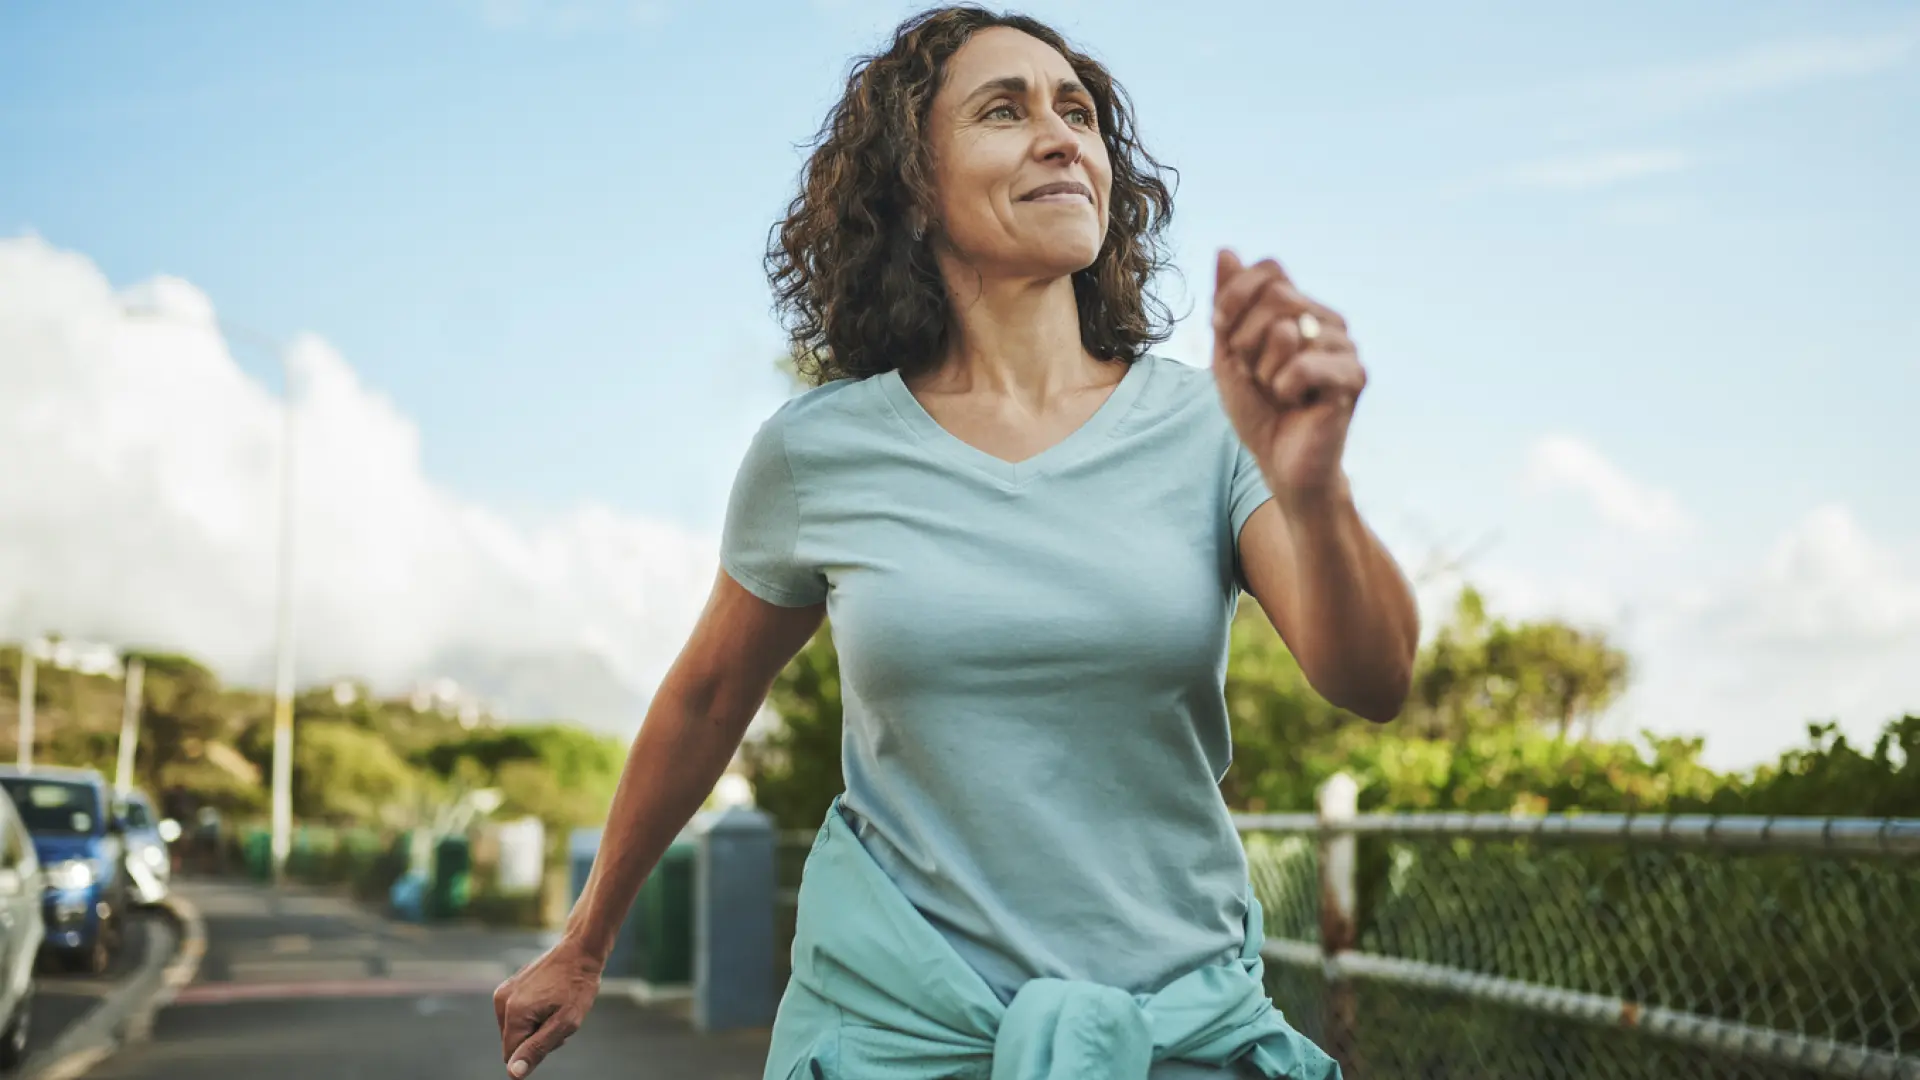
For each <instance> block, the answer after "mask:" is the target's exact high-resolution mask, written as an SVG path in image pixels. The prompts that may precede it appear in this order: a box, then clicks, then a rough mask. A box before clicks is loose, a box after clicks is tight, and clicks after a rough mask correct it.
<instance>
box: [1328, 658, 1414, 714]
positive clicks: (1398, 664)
mask: <svg viewBox="0 0 1920 1080" xmlns="http://www.w3.org/2000/svg"><path fill="white" fill-rule="evenodd" d="M1382 659H1384V660H1386V662H1385V663H1382V664H1377V665H1370V666H1369V667H1370V669H1369V670H1367V671H1365V672H1355V673H1354V677H1353V678H1350V679H1347V680H1344V685H1342V686H1340V688H1339V692H1338V693H1337V694H1328V695H1326V698H1327V701H1328V703H1329V704H1331V705H1333V706H1335V707H1336V708H1339V709H1341V710H1343V711H1345V712H1349V713H1352V714H1353V715H1355V716H1358V717H1360V718H1361V719H1363V720H1368V721H1371V722H1373V723H1375V724H1385V723H1388V722H1390V721H1393V720H1395V719H1397V718H1398V717H1399V716H1400V714H1401V713H1402V712H1404V711H1405V710H1406V707H1407V699H1408V697H1409V696H1410V695H1411V694H1412V692H1413V657H1412V656H1411V655H1405V656H1399V655H1396V656H1394V657H1391V658H1382Z"/></svg>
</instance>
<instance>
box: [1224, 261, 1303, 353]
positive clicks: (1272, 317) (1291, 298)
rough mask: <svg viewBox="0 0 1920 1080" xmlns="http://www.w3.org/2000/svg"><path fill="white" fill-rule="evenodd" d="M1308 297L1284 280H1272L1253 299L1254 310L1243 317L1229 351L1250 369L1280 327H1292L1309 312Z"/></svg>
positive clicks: (1235, 331) (1229, 340) (1229, 339)
mask: <svg viewBox="0 0 1920 1080" xmlns="http://www.w3.org/2000/svg"><path fill="white" fill-rule="evenodd" d="M1306 302H1307V301H1306V297H1303V296H1301V295H1300V293H1299V292H1298V291H1297V290H1296V289H1294V287H1293V286H1291V285H1289V284H1287V282H1286V280H1285V279H1283V278H1274V279H1271V280H1269V281H1268V282H1267V283H1266V285H1265V286H1264V287H1263V288H1262V289H1261V290H1260V293H1259V295H1258V296H1257V297H1255V298H1254V301H1253V306H1252V307H1251V308H1249V309H1248V311H1247V313H1246V314H1245V315H1244V316H1242V317H1241V319H1240V324H1239V325H1238V326H1237V327H1235V328H1234V330H1233V332H1232V333H1231V334H1230V335H1229V336H1228V339H1227V351H1228V352H1229V353H1230V354H1231V355H1233V356H1237V357H1239V358H1240V360H1241V362H1242V363H1245V364H1247V365H1248V366H1249V367H1251V366H1253V365H1254V364H1255V363H1257V362H1258V361H1259V359H1260V355H1261V352H1262V350H1263V349H1264V348H1265V343H1266V342H1268V341H1270V340H1272V337H1273V334H1274V332H1275V331H1276V330H1278V329H1279V327H1278V326H1276V324H1278V323H1291V322H1293V317H1294V316H1295V315H1297V314H1299V313H1300V312H1302V311H1305V310H1306V306H1305V305H1306Z"/></svg>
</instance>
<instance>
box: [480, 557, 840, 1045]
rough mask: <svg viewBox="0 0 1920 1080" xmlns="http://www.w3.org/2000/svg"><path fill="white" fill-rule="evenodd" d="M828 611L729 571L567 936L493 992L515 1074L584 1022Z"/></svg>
mask: <svg viewBox="0 0 1920 1080" xmlns="http://www.w3.org/2000/svg"><path fill="white" fill-rule="evenodd" d="M824 614H825V608H824V605H820V604H815V605H812V606H809V607H800V608H787V607H780V606H778V605H775V604H770V603H768V602H766V601H764V600H761V599H760V598H759V597H756V596H754V595H753V594H752V593H750V592H748V591H747V590H746V589H744V588H742V587H741V586H740V585H739V584H738V583H736V582H735V581H734V580H733V579H732V578H731V577H729V576H728V575H727V573H726V571H724V570H722V571H721V572H720V574H719V576H718V577H717V579H716V580H715V582H714V586H713V592H712V594H711V595H710V596H709V597H708V599H707V606H706V609H705V610H704V611H702V612H701V614H700V619H699V621H698V623H696V624H695V626H694V629H693V634H692V635H691V636H690V637H689V638H688V639H687V643H686V645H685V647H683V648H682V649H681V651H680V656H679V658H678V659H676V660H675V661H674V664H673V667H672V668H671V669H670V670H669V671H668V672H667V677H666V678H665V679H664V680H663V681H662V682H661V684H660V689H659V690H658V692H656V693H655V694H654V696H653V701H652V703H651V704H650V705H649V706H648V707H647V714H646V719H645V720H644V721H643V722H642V723H641V725H640V733H639V735H637V736H636V737H635V738H634V740H633V748H632V750H631V751H630V752H629V753H628V755H627V764H626V767H625V768H624V769H623V770H622V771H621V774H620V784H619V786H618V788H616V789H615V791H614V795H613V806H612V808H611V809H610V810H609V812H608V815H607V828H606V832H605V833H604V834H603V835H602V837H601V841H600V851H599V854H598V855H597V856H596V857H595V858H594V861H593V870H592V872H591V873H590V874H589V875H588V877H587V884H586V889H585V891H584V892H583V893H582V894H581V897H580V900H579V902H578V903H577V904H575V905H574V908H573V913H572V914H571V915H570V916H569V917H568V919H567V926H566V931H565V933H564V934H563V935H562V937H561V940H560V942H559V944H557V945H555V946H554V947H553V948H552V949H551V950H549V951H548V952H547V954H546V955H545V956H542V957H541V958H540V959H539V960H536V961H534V962H533V963H532V964H529V965H528V966H527V967H526V968H525V969H523V970H522V971H521V972H520V973H519V974H517V975H515V976H513V978H511V979H508V980H507V981H506V982H504V983H502V984H501V985H500V988H499V989H498V990H496V991H495V992H494V996H493V1003H494V1013H495V1016H496V1019H498V1021H499V1023H500V1036H501V1043H502V1046H501V1050H502V1053H503V1054H504V1058H505V1060H506V1062H507V1072H508V1075H510V1076H514V1077H523V1076H526V1075H527V1074H528V1073H530V1072H531V1071H532V1070H533V1068H534V1067H535V1066H537V1065H538V1064H539V1063H540V1062H541V1061H542V1060H543V1059H545V1057H546V1056H547V1055H548V1054H550V1053H552V1052H553V1051H554V1050H555V1049H556V1048H557V1047H558V1046H559V1045H560V1044H561V1043H562V1042H564V1041H565V1040H566V1038H567V1037H568V1036H569V1035H571V1034H573V1032H574V1031H576V1030H578V1028H579V1026H580V1022H581V1020H582V1019H584V1018H585V1016H586V1012H587V1009H588V1008H589V1007H590V1006H591V1005H592V1004H593V997H594V995H595V994H596V993H597V992H598V990H599V984H600V970H601V968H602V967H604V966H605V964H606V960H607V954H608V953H609V952H610V951H612V948H613V942H614V938H615V937H616V936H617V935H618V934H619V932H620V924H621V923H622V922H623V921H625V919H626V915H627V911H628V909H629V908H631V907H632V906H633V900H634V897H635V896H636V895H637V894H638V893H639V891H640V884H641V882H643V881H644V880H646V877H647V875H648V874H649V873H651V872H652V870H653V867H654V865H655V864H656V863H657V862H659V861H660V857H661V855H662V854H664V853H665V852H666V850H667V846H668V845H669V844H671V843H672V842H673V840H674V838H675V837H676V836H678V835H679V834H680V831H681V830H682V829H683V828H685V827H686V824H687V822H688V821H689V820H690V819H692V817H693V815H694V813H695V812H696V811H698V810H699V809H700V806H701V804H702V803H703V802H705V800H706V798H707V796H708V794H710V793H711V792H712V791H713V786H714V784H715V783H716V782H718V780H719V779H720V776H721V774H722V773H723V772H725V771H726V767H727V763H728V762H729V761H731V760H732V759H733V754H734V751H735V750H737V749H738V748H739V745H740V740H741V738H742V737H743V736H745V734H746V730H747V725H748V724H749V723H751V722H752V721H753V718H754V716H755V714H757V713H758V712H759V711H760V706H761V705H762V704H763V703H764V702H765V701H766V697H767V691H768V689H769V688H771V687H772V685H773V679H774V676H775V675H777V674H779V672H780V669H781V668H783V667H785V666H786V664H787V661H789V660H791V659H792V658H793V656H794V654H795V653H797V652H799V651H800V648H801V647H802V646H803V645H805V644H806V642H807V639H808V638H809V637H811V636H812V635H813V633H814V631H815V630H817V629H818V628H819V626H820V621H821V619H822V617H823V616H824Z"/></svg>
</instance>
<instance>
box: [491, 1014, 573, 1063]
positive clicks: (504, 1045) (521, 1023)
mask: <svg viewBox="0 0 1920 1080" xmlns="http://www.w3.org/2000/svg"><path fill="white" fill-rule="evenodd" d="M559 1011H560V1007H559V1006H558V1005H546V1006H543V1007H540V1008H534V1009H529V1008H526V1007H524V1006H522V1007H519V1008H515V1007H513V1006H511V1005H510V1006H508V1008H507V1020H506V1023H504V1024H502V1025H501V1026H500V1059H501V1060H502V1061H510V1060H512V1058H513V1055H514V1053H515V1052H516V1051H518V1050H519V1049H520V1047H521V1046H523V1045H524V1044H525V1043H526V1041H527V1040H528V1039H530V1038H532V1037H533V1035H534V1033H535V1032H537V1031H539V1030H540V1028H541V1026H542V1025H543V1024H545V1023H546V1022H547V1020H548V1019H549V1018H551V1017H552V1016H553V1014H554V1013H556V1012H559Z"/></svg>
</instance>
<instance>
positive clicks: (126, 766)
mask: <svg viewBox="0 0 1920 1080" xmlns="http://www.w3.org/2000/svg"><path fill="white" fill-rule="evenodd" d="M146 674H147V665H146V663H145V662H143V661H142V660H141V659H140V658H139V657H137V656H136V657H134V658H133V659H131V660H128V661H127V702H126V706H125V707H124V708H122V709H121V710H120V761H119V766H118V768H116V769H115V770H114V773H113V786H114V787H115V788H117V789H119V791H120V793H121V794H123V795H124V794H126V793H127V792H128V791H131V790H133V755H134V751H135V750H136V749H138V747H139V745H140V705H141V703H142V701H143V698H142V697H141V693H140V688H141V686H142V685H143V684H144V683H145V681H146Z"/></svg>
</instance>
